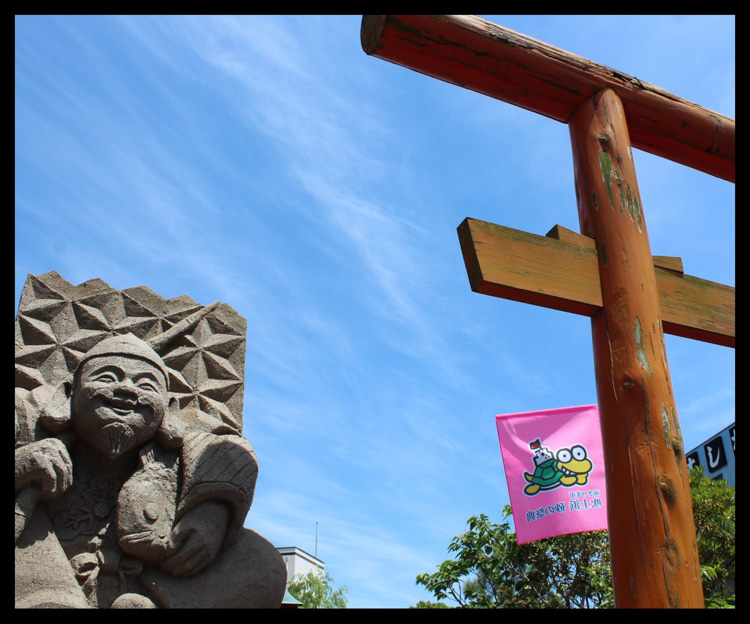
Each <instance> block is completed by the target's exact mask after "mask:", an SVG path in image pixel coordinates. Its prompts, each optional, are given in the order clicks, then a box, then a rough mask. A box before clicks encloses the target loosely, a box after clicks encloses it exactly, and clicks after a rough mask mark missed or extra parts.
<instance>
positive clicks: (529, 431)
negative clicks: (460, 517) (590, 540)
mask: <svg viewBox="0 0 750 624" xmlns="http://www.w3.org/2000/svg"><path fill="white" fill-rule="evenodd" d="M495 420H496V422H497V434H498V437H499V439H500V450H501V452H502V456H503V464H504V465H505V478H506V480H507V482H508V493H509V495H510V504H511V507H512V508H513V519H514V523H515V527H516V539H517V540H518V543H519V544H526V543H527V542H534V541H536V540H540V539H545V538H547V537H554V536H555V535H564V534H566V533H579V532H581V531H597V530H601V529H606V528H607V500H606V494H607V487H606V479H605V476H604V453H603V451H602V436H601V427H600V425H599V410H598V408H597V406H596V405H584V406H582V407H564V408H558V409H551V410H542V411H539V412H524V413H520V414H503V415H500V416H496V417H495Z"/></svg>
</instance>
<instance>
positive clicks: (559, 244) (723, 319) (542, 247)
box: [458, 219, 735, 347]
mask: <svg viewBox="0 0 750 624" xmlns="http://www.w3.org/2000/svg"><path fill="white" fill-rule="evenodd" d="M458 237H459V242H460V244H461V250H462V253H463V256H464V264H465V265H466V272H467V274H468V276H469V283H470V285H471V289H472V290H473V291H474V292H478V293H481V294H484V295H490V296H493V297H499V298H502V299H511V300H513V301H520V302H523V303H530V304H533V305H538V306H542V307H546V308H552V309H555V310H561V311H564V312H572V313H574V314H581V315H583V316H593V315H594V313H595V312H597V311H598V310H599V309H600V308H601V307H602V290H601V284H600V283H599V266H598V263H597V253H596V241H595V240H594V239H592V238H589V237H588V236H583V235H582V234H578V233H577V232H573V231H572V230H568V229H566V228H562V227H561V226H555V227H554V228H552V230H550V232H548V233H547V235H546V236H538V235H535V234H528V233H526V232H521V231H519V230H514V229H512V228H507V227H503V226H500V225H495V224H493V223H487V222H485V221H479V220H477V219H465V220H464V221H463V223H461V225H460V226H459V227H458ZM652 262H653V265H654V271H655V276H656V284H657V290H658V293H659V305H660V309H661V319H662V325H663V329H664V331H665V332H666V333H668V334H672V335H674V336H682V337H685V338H693V339H695V340H701V341H703V342H709V343H712V344H719V345H723V346H729V347H734V344H735V301H734V300H735V291H734V288H732V287H730V286H724V285H722V284H717V283H715V282H710V281H708V280H702V279H699V278H697V277H693V276H690V275H684V274H683V273H682V260H681V259H680V258H675V257H672V256H653V257H652Z"/></svg>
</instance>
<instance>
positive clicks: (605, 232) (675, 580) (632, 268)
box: [569, 89, 704, 608]
mask: <svg viewBox="0 0 750 624" xmlns="http://www.w3.org/2000/svg"><path fill="white" fill-rule="evenodd" d="M569 127H570V135H571V141H572V146H573V160H574V167H575V178H576V190H577V193H576V195H577V197H578V212H579V220H580V223H581V230H582V231H583V232H585V233H591V234H592V235H593V237H594V239H595V241H596V248H597V250H598V254H597V261H598V265H599V278H600V283H601V290H602V303H603V306H602V308H601V310H600V311H598V312H597V313H596V314H594V316H593V317H592V335H593V339H594V366H595V373H596V386H597V402H598V404H599V414H600V418H601V424H602V442H603V445H604V449H605V460H606V461H605V469H606V474H607V515H608V526H609V536H610V547H611V552H612V577H613V587H614V592H615V604H616V606H618V607H621V608H636V607H639V608H699V607H703V606H704V603H703V589H702V583H701V574H700V563H699V560H698V547H697V541H696V533H695V523H694V520H693V513H692V503H691V498H690V486H689V482H688V474H687V463H686V461H685V454H684V449H683V442H682V434H681V430H680V424H679V420H678V417H677V408H676V404H675V398H674V393H673V390H672V382H671V378H670V373H669V365H668V363H667V353H666V347H665V344H664V333H663V329H662V320H661V319H662V316H661V315H662V306H661V305H660V301H659V291H658V286H657V279H656V271H655V269H654V264H653V258H652V256H651V250H650V245H649V241H648V234H647V229H646V222H645V218H644V215H643V209H642V206H641V203H640V193H639V190H638V183H637V180H636V175H635V166H634V163H633V160H632V154H631V150H630V141H629V135H628V125H627V123H626V120H625V114H624V111H623V108H622V103H621V101H620V98H619V97H618V96H617V94H616V93H615V92H614V91H612V90H610V89H605V90H603V91H602V92H600V93H598V94H596V95H595V96H594V97H593V98H591V99H590V100H588V101H587V102H584V103H583V104H582V105H581V106H580V107H579V108H578V109H577V110H576V112H575V114H574V116H573V117H572V119H571V121H570V124H569ZM666 272H667V273H669V271H666ZM676 279H681V278H676Z"/></svg>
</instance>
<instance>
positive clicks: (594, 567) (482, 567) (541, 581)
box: [417, 506, 612, 608]
mask: <svg viewBox="0 0 750 624" xmlns="http://www.w3.org/2000/svg"><path fill="white" fill-rule="evenodd" d="M503 511H504V516H503V521H502V522H501V523H500V524H495V523H494V522H491V521H490V520H489V518H488V517H487V516H485V515H484V514H481V515H479V516H473V517H471V518H469V520H468V524H469V530H468V531H466V532H465V533H463V534H461V535H458V536H456V537H455V538H454V539H453V541H452V542H451V544H450V545H449V546H448V551H449V552H453V553H455V557H454V558H453V559H449V560H447V561H444V562H443V563H442V564H440V566H439V568H438V571H437V572H436V573H434V574H420V575H419V576H418V577H417V583H418V584H420V585H424V586H425V587H426V588H427V589H428V590H429V591H430V592H432V593H433V595H434V596H435V597H436V598H437V599H438V600H445V599H450V600H453V601H455V602H456V603H457V604H458V605H459V606H461V607H479V608H494V607H497V608H500V607H502V608H554V607H562V608H565V607H568V608H572V607H605V606H612V604H611V603H612V590H611V588H610V585H609V583H608V582H607V575H608V573H609V548H608V543H607V535H606V532H604V531H595V532H591V533H576V534H573V535H563V536H560V537H556V538H552V539H548V540H542V541H539V542H532V543H530V544H523V545H521V546H519V545H518V544H517V543H516V535H515V533H513V532H511V530H510V522H509V519H510V517H511V509H510V507H509V506H506V507H505V509H504V510H503Z"/></svg>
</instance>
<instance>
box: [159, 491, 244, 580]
mask: <svg viewBox="0 0 750 624" xmlns="http://www.w3.org/2000/svg"><path fill="white" fill-rule="evenodd" d="M229 514H230V510H229V506H228V505H227V504H226V503H221V502H218V501H205V502H203V503H200V504H199V505H197V506H196V507H194V508H193V509H191V510H190V511H189V512H187V513H186V514H185V515H184V516H183V517H182V518H181V519H180V521H179V522H178V523H177V524H176V525H175V527H174V529H172V538H171V543H170V545H169V546H168V548H167V558H166V560H165V561H164V563H162V565H161V568H162V570H164V571H166V572H169V573H170V574H171V575H173V576H192V575H193V574H196V573H197V572H199V571H200V570H202V569H203V568H205V567H206V566H207V565H208V564H209V563H211V562H212V561H213V560H214V557H216V554H217V553H218V552H219V549H220V548H221V545H222V543H223V541H224V536H225V535H226V531H227V527H228V526H229Z"/></svg>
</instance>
